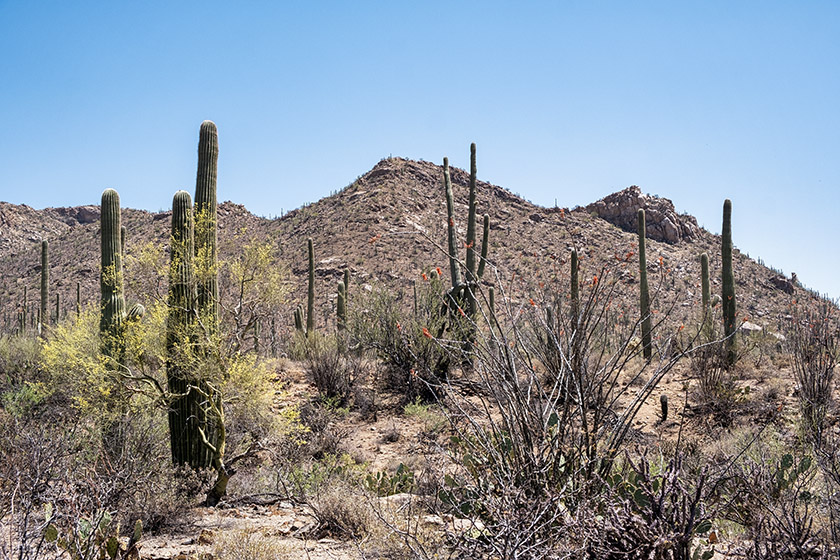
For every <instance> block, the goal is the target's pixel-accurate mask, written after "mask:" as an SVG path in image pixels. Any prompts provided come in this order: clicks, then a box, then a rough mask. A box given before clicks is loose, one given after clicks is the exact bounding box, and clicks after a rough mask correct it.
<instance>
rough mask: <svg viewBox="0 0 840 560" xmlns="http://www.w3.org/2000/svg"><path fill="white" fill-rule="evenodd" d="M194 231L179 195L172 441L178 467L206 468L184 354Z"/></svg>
mask: <svg viewBox="0 0 840 560" xmlns="http://www.w3.org/2000/svg"><path fill="white" fill-rule="evenodd" d="M193 227H194V226H193V213H192V199H191V198H190V194H189V193H188V192H186V191H178V192H177V193H175V196H174V198H173V199H172V238H171V247H172V249H171V252H170V262H169V300H168V306H169V317H168V319H167V324H166V350H167V364H166V376H167V382H168V384H169V392H170V393H171V394H172V395H173V398H172V403H171V405H170V408H169V440H170V446H171V448H172V462H173V463H174V464H175V465H184V464H188V465H190V466H192V467H193V468H202V467H207V466H208V465H207V464H206V461H202V460H201V459H202V456H203V453H202V452H201V447H202V445H201V438H200V435H199V433H198V431H197V429H196V426H195V423H196V420H197V419H198V418H199V416H200V410H199V406H198V402H197V401H198V398H199V396H198V393H197V392H196V391H191V390H190V389H189V387H188V381H187V378H186V376H187V370H188V367H185V366H187V365H188V364H186V363H185V360H186V358H185V355H186V354H187V353H185V352H182V351H180V350H181V349H182V348H183V347H184V345H186V344H188V343H189V340H190V338H191V337H192V326H193V321H194V311H195V307H194V306H195V299H196V292H195V281H194V272H193V251H194V247H193V235H194V230H193Z"/></svg>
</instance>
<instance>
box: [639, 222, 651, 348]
mask: <svg viewBox="0 0 840 560" xmlns="http://www.w3.org/2000/svg"><path fill="white" fill-rule="evenodd" d="M637 218H638V229H639V311H640V313H641V317H642V352H643V354H644V357H645V359H646V360H650V358H651V356H652V355H653V348H652V346H653V344H652V340H651V336H650V330H651V326H650V293H649V292H648V281H647V258H646V256H645V235H646V234H645V210H644V208H639V211H638V213H637Z"/></svg>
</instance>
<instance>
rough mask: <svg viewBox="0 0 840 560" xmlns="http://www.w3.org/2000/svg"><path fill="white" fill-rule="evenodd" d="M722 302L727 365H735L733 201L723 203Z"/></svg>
mask: <svg viewBox="0 0 840 560" xmlns="http://www.w3.org/2000/svg"><path fill="white" fill-rule="evenodd" d="M720 254H721V261H722V263H721V266H722V278H721V300H722V303H723V335H724V336H725V337H726V363H727V365H732V364H734V363H735V275H734V273H733V271H732V201H731V200H729V199H728V198H727V199H726V200H725V201H724V202H723V227H722V229H721V247H720Z"/></svg>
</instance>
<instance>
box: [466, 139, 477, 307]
mask: <svg viewBox="0 0 840 560" xmlns="http://www.w3.org/2000/svg"><path fill="white" fill-rule="evenodd" d="M476 175H477V170H476V164H475V143H472V144H470V195H469V210H468V212H467V313H468V314H469V316H470V318H471V319H475V312H476V299H475V290H476V289H477V287H476V285H475V284H476V282H477V281H478V275H477V274H476V262H475V261H476V258H475V254H476V245H475V243H476V231H475V206H476V202H475V184H476Z"/></svg>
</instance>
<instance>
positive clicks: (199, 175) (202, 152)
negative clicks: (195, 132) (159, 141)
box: [193, 121, 219, 333]
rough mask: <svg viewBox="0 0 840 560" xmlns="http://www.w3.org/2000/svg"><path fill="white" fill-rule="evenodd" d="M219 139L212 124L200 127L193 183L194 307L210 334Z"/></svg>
mask: <svg viewBox="0 0 840 560" xmlns="http://www.w3.org/2000/svg"><path fill="white" fill-rule="evenodd" d="M218 160H219V136H218V132H217V130H216V125H215V124H214V123H213V121H204V122H203V123H201V130H200V132H199V137H198V171H197V172H196V179H195V214H194V216H193V219H194V220H195V225H194V227H195V256H196V262H195V268H196V270H195V273H196V287H197V299H196V306H197V309H198V310H199V313H200V315H201V317H202V321H204V323H205V328H207V329H210V332H211V333H213V332H215V330H216V327H217V324H218V321H219V284H218V267H217V264H216V260H217V249H216V237H217V233H216V221H217V217H216V206H217V199H216V177H217V174H218Z"/></svg>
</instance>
